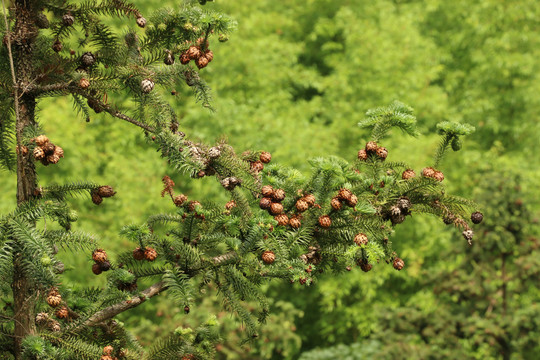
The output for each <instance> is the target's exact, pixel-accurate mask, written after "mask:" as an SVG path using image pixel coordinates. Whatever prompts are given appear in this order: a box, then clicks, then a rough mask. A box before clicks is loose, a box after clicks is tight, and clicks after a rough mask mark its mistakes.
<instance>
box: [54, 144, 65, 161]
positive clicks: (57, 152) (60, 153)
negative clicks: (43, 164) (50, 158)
mask: <svg viewBox="0 0 540 360" xmlns="http://www.w3.org/2000/svg"><path fill="white" fill-rule="evenodd" d="M53 154H54V155H56V156H58V157H59V158H63V157H64V149H62V148H61V147H60V146H58V145H57V146H55V147H54V153H53Z"/></svg>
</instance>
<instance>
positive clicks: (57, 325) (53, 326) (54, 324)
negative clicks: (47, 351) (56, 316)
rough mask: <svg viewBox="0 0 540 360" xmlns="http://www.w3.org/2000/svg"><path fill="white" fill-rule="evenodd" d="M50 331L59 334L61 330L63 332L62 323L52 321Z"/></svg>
mask: <svg viewBox="0 0 540 360" xmlns="http://www.w3.org/2000/svg"><path fill="white" fill-rule="evenodd" d="M48 324H49V329H50V330H51V331H53V332H58V331H60V330H62V327H61V326H60V323H59V322H58V321H56V320H52V319H51V321H49V323H48Z"/></svg>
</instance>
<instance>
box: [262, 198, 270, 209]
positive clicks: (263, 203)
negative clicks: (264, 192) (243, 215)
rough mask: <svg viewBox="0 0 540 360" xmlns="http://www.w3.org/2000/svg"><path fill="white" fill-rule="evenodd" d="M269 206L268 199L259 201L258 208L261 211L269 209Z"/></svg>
mask: <svg viewBox="0 0 540 360" xmlns="http://www.w3.org/2000/svg"><path fill="white" fill-rule="evenodd" d="M270 206H272V199H271V198H269V197H263V198H262V199H261V201H259V207H260V208H261V209H263V210H267V209H270Z"/></svg>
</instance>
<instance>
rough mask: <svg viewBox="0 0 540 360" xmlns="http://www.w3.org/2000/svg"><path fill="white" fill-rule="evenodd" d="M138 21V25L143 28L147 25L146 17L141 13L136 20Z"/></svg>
mask: <svg viewBox="0 0 540 360" xmlns="http://www.w3.org/2000/svg"><path fill="white" fill-rule="evenodd" d="M136 21H137V26H138V27H140V28H143V27H145V26H146V19H145V18H144V17H142V16H140V15H139V16H138V17H137V20H136Z"/></svg>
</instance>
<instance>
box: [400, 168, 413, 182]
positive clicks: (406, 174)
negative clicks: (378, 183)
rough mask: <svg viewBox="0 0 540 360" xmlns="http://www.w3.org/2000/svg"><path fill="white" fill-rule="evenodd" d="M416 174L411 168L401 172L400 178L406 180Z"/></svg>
mask: <svg viewBox="0 0 540 360" xmlns="http://www.w3.org/2000/svg"><path fill="white" fill-rule="evenodd" d="M415 176H416V173H415V172H414V170H412V169H407V170H405V171H404V172H403V174H401V178H402V179H403V180H408V179H412V178H413V177H415Z"/></svg>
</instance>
